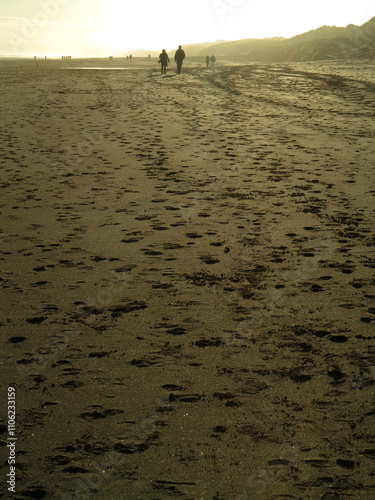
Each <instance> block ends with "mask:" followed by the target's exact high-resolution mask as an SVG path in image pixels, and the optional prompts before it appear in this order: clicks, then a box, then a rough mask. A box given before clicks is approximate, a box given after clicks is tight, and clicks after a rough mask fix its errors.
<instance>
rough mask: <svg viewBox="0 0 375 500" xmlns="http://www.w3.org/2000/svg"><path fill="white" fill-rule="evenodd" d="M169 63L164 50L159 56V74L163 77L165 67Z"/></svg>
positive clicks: (165, 70)
mask: <svg viewBox="0 0 375 500" xmlns="http://www.w3.org/2000/svg"><path fill="white" fill-rule="evenodd" d="M169 62H170V60H169V57H168V54H167V53H166V51H165V49H163V52H162V53H161V54H160V56H159V63H160V64H161V74H162V75H165V74H166V72H167V66H168V63H169Z"/></svg>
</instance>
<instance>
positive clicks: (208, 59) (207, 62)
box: [206, 56, 210, 68]
mask: <svg viewBox="0 0 375 500" xmlns="http://www.w3.org/2000/svg"><path fill="white" fill-rule="evenodd" d="M209 65H210V56H206V68H208V66H209Z"/></svg>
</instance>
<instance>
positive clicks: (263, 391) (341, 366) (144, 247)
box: [0, 59, 375, 500]
mask: <svg viewBox="0 0 375 500" xmlns="http://www.w3.org/2000/svg"><path fill="white" fill-rule="evenodd" d="M84 68H85V69H84ZM90 68H91V69H90ZM98 68H101V69H98ZM374 75H375V71H374V63H373V62H372V63H371V62H369V61H360V62H340V61H332V62H314V63H294V64H279V65H278V64H270V65H266V64H243V63H241V62H237V63H233V62H232V63H231V62H230V61H218V63H217V67H216V71H212V70H206V68H205V65H204V61H200V60H190V61H189V60H188V59H187V61H186V64H184V66H183V73H182V75H176V70H175V66H174V65H171V66H170V67H169V68H168V71H167V75H165V76H162V75H160V70H159V68H158V65H157V63H156V62H155V61H151V62H148V61H143V60H139V61H137V60H134V61H133V62H132V64H130V63H126V62H125V61H123V60H114V61H108V60H91V61H90V60H81V61H74V60H72V61H41V60H40V61H36V62H34V61H22V60H19V61H1V62H0V94H1V99H0V108H1V114H0V121H1V129H0V130H1V132H0V133H1V137H0V139H1V141H0V153H1V156H0V162H1V187H2V190H1V194H2V196H1V227H2V233H1V235H0V244H1V251H2V254H1V267H2V275H1V284H2V298H1V301H2V305H3V307H2V319H1V326H2V332H3V333H2V347H1V352H2V356H1V386H2V394H3V398H2V400H3V408H2V411H1V415H2V421H1V424H2V425H1V426H0V430H1V445H2V450H3V452H2V461H1V478H2V481H1V490H0V491H1V496H3V497H4V498H9V492H8V491H7V487H8V485H7V484H6V481H7V477H6V474H8V473H9V465H8V462H7V460H8V456H9V451H8V450H9V448H8V447H7V444H8V437H9V436H8V422H7V417H6V415H7V413H6V412H7V407H6V404H7V401H6V397H7V388H8V387H14V389H15V390H16V436H17V442H16V494H13V496H12V498H15V499H19V500H21V499H30V498H31V499H37V500H38V499H43V498H45V499H63V500H68V499H89V498H90V499H98V500H99V499H103V500H110V499H111V500H117V499H129V500H135V499H141V500H149V499H150V500H159V499H184V500H250V499H251V500H252V499H255V500H258V499H259V500H263V499H264V500H270V499H272V500H273V499H278V500H284V499H285V500H286V499H297V500H310V499H311V500H315V499H318V498H322V499H324V500H336V499H339V500H346V499H356V500H358V499H359V500H368V499H370V498H373V497H374V496H375V474H374V459H375V427H374V385H375V339H374V319H375V307H374V298H375V280H374V252H373V248H374V233H373V230H374V220H375V217H374V208H375V203H374V194H375V183H374V158H375V142H374V137H375V121H374V115H375V79H374Z"/></svg>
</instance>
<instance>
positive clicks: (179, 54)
mask: <svg viewBox="0 0 375 500" xmlns="http://www.w3.org/2000/svg"><path fill="white" fill-rule="evenodd" d="M184 59H185V52H184V51H183V50H182V47H181V45H179V47H178V49H177V50H176V54H175V56H174V60H175V62H176V63H177V73H178V74H179V75H180V74H181V69H182V62H183V60H184ZM159 62H160V64H161V74H162V75H165V74H166V72H167V66H168V63H170V60H169V57H168V54H167V53H166V51H165V49H163V52H162V53H161V54H160V56H159Z"/></svg>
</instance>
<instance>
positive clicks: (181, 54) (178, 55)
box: [174, 45, 185, 74]
mask: <svg viewBox="0 0 375 500" xmlns="http://www.w3.org/2000/svg"><path fill="white" fill-rule="evenodd" d="M184 59H185V52H184V51H183V50H182V48H181V45H179V46H178V50H176V54H175V56H174V60H175V61H176V62H177V73H178V74H181V68H182V61H183V60H184Z"/></svg>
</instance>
